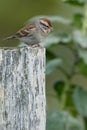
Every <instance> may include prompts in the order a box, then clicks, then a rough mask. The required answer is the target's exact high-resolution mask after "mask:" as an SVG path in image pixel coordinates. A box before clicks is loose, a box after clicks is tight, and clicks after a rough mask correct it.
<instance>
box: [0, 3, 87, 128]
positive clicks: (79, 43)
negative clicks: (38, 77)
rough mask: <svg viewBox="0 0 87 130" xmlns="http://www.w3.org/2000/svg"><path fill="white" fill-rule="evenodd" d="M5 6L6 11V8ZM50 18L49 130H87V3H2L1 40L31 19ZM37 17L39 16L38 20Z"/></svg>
mask: <svg viewBox="0 0 87 130" xmlns="http://www.w3.org/2000/svg"><path fill="white" fill-rule="evenodd" d="M2 7H4V8H2ZM43 15H45V16H47V17H49V18H50V19H51V20H52V22H53V25H54V32H53V33H52V34H51V35H49V37H48V38H47V39H46V40H45V41H43V43H42V44H43V45H44V46H45V47H46V59H47V65H46V79H47V80H46V81H47V85H46V95H47V125H46V128H47V130H87V2H86V1H85V0H59V1H58V0H46V1H45V0H44V1H41V0H37V1H35V0H30V1H28V0H26V1H23V0H21V1H20V0H19V1H12V0H7V1H4V0H3V1H2V0H0V45H1V46H17V45H18V41H9V42H4V41H2V40H1V39H3V38H4V37H6V36H8V35H9V34H12V33H14V32H16V31H17V29H19V28H20V27H21V25H22V23H23V22H25V21H26V19H28V18H29V17H33V18H32V19H30V20H34V19H36V18H37V17H40V16H43ZM35 16H36V17H35Z"/></svg>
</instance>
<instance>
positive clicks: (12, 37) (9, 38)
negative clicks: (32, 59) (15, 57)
mask: <svg viewBox="0 0 87 130" xmlns="http://www.w3.org/2000/svg"><path fill="white" fill-rule="evenodd" d="M14 38H16V36H15V35H12V36H9V37H6V38H4V39H3V40H4V41H5V40H11V39H14Z"/></svg>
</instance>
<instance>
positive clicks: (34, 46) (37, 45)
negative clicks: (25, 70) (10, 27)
mask: <svg viewBox="0 0 87 130" xmlns="http://www.w3.org/2000/svg"><path fill="white" fill-rule="evenodd" d="M30 46H31V47H32V48H36V47H39V48H43V46H41V44H39V43H38V44H35V45H30Z"/></svg>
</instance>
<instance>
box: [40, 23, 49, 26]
mask: <svg viewBox="0 0 87 130" xmlns="http://www.w3.org/2000/svg"><path fill="white" fill-rule="evenodd" d="M40 24H42V25H43V26H45V27H49V26H47V25H46V24H44V23H41V22H40Z"/></svg>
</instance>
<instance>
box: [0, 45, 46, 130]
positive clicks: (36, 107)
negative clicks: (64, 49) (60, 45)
mask: <svg viewBox="0 0 87 130" xmlns="http://www.w3.org/2000/svg"><path fill="white" fill-rule="evenodd" d="M45 105H46V101H45V49H44V48H30V47H24V48H17V49H16V48H14V49H9V48H8V49H5V48H1V49H0V130H45V122H46V114H45Z"/></svg>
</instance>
